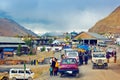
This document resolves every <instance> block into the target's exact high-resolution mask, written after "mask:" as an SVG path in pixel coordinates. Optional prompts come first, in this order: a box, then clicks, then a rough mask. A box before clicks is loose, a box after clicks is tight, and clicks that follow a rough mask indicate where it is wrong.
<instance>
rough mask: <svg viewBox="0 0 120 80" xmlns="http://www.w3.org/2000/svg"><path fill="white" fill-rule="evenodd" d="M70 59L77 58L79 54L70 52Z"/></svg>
mask: <svg viewBox="0 0 120 80" xmlns="http://www.w3.org/2000/svg"><path fill="white" fill-rule="evenodd" d="M67 56H68V57H76V56H78V53H77V52H68V55H67Z"/></svg>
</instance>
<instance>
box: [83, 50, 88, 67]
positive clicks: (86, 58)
mask: <svg viewBox="0 0 120 80" xmlns="http://www.w3.org/2000/svg"><path fill="white" fill-rule="evenodd" d="M84 60H85V65H87V64H88V54H87V53H86V52H85V53H84Z"/></svg>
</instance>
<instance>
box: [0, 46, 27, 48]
mask: <svg viewBox="0 0 120 80" xmlns="http://www.w3.org/2000/svg"><path fill="white" fill-rule="evenodd" d="M0 47H3V48H4V47H11V48H12V47H18V45H0ZM21 47H28V46H27V45H21Z"/></svg>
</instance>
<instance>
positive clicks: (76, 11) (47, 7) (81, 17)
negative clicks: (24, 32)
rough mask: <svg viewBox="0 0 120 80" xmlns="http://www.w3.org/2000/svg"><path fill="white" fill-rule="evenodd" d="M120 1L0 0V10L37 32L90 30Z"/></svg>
mask: <svg viewBox="0 0 120 80" xmlns="http://www.w3.org/2000/svg"><path fill="white" fill-rule="evenodd" d="M112 3H114V4H113V5H111V4H112ZM119 3H120V1H116V2H115V1H112V0H111V2H110V1H108V0H106V1H105V0H95V1H91V0H86V1H85V0H74V1H73V0H1V2H0V12H2V11H3V12H5V14H6V17H9V16H10V17H11V18H12V19H14V20H15V21H17V22H18V23H20V24H21V25H22V26H24V27H26V28H28V29H30V30H32V31H35V32H37V33H38V32H40V33H41V32H46V31H49V32H50V31H59V32H60V31H61V32H68V31H82V30H84V31H87V30H88V29H89V28H91V27H92V26H93V25H94V24H95V23H96V22H97V21H99V20H100V19H102V18H104V17H106V16H107V15H108V14H109V13H110V12H112V10H114V8H116V7H117V6H118V5H119ZM103 4H104V5H103ZM0 14H3V13H0Z"/></svg>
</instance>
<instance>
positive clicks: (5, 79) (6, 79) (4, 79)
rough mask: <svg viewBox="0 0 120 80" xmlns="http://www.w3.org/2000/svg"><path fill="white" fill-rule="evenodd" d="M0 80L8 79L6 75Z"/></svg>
mask: <svg viewBox="0 0 120 80" xmlns="http://www.w3.org/2000/svg"><path fill="white" fill-rule="evenodd" d="M1 80H9V79H8V77H6V76H4V77H3V78H2V79H1Z"/></svg>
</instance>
